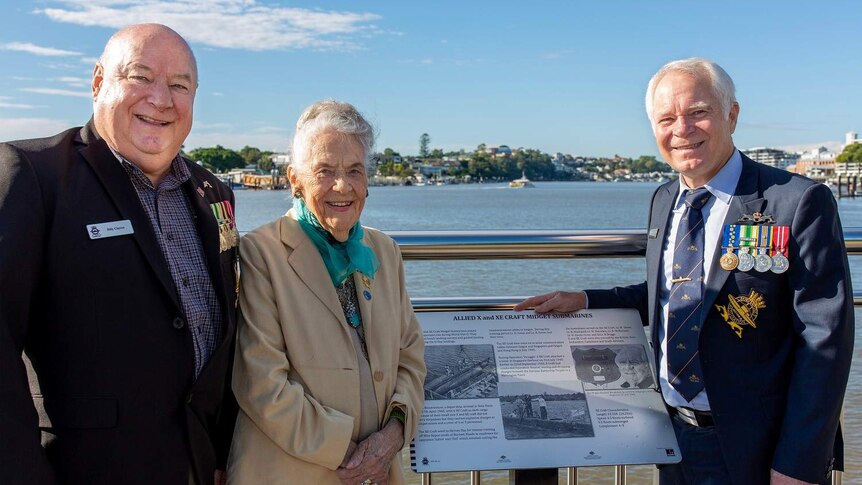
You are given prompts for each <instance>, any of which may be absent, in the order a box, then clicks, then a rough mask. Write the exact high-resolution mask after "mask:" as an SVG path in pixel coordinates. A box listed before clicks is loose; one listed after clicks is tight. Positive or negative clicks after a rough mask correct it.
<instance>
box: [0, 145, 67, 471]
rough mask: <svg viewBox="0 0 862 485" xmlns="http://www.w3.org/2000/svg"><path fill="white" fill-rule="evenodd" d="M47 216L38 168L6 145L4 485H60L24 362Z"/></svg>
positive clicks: (1, 313) (1, 180)
mask: <svg viewBox="0 0 862 485" xmlns="http://www.w3.org/2000/svg"><path fill="white" fill-rule="evenodd" d="M44 212H45V211H44V205H43V203H42V198H41V189H40V187H39V183H38V181H37V178H36V174H35V172H34V171H33V167H32V166H31V165H30V163H29V161H28V160H27V159H26V158H25V157H24V156H23V155H21V154H20V153H19V152H18V150H16V149H15V148H14V147H12V146H11V145H6V144H2V145H0V483H10V484H19V483H21V484H23V483H27V484H50V483H56V480H55V478H54V476H53V471H52V469H51V465H50V464H49V463H48V459H47V457H46V455H45V451H44V450H43V448H42V446H41V441H40V440H41V434H40V431H39V419H38V415H37V414H36V410H35V408H34V407H33V399H32V397H31V396H30V387H29V384H28V381H27V371H26V369H25V366H24V361H23V360H22V352H23V349H24V341H25V340H26V338H27V332H28V322H29V320H30V317H31V316H30V311H31V308H32V307H33V306H34V303H35V302H34V298H35V295H36V286H37V284H38V277H39V273H40V269H41V265H42V241H43V239H44V236H45V215H44ZM31 338H32V337H31Z"/></svg>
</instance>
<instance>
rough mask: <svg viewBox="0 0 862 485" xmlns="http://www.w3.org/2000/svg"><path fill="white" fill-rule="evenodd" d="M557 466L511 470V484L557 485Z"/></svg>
mask: <svg viewBox="0 0 862 485" xmlns="http://www.w3.org/2000/svg"><path fill="white" fill-rule="evenodd" d="M558 475H559V470H558V469H556V468H530V469H527V470H509V485H557V476H558Z"/></svg>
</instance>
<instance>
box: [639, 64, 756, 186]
mask: <svg viewBox="0 0 862 485" xmlns="http://www.w3.org/2000/svg"><path fill="white" fill-rule="evenodd" d="M652 113H653V122H652V123H653V132H654V133H655V139H656V145H658V149H659V151H660V152H661V155H662V157H663V158H664V160H665V161H666V162H667V163H669V164H670V166H671V167H672V168H673V169H674V170H676V171H677V172H679V173H680V175H681V176H682V177H684V178H685V181H686V183H687V184H688V186H689V187H692V188H695V187H700V186H702V185H703V184H705V183H707V182H709V180H710V179H711V178H712V177H713V176H714V175H715V174H716V173H718V171H719V170H721V167H723V166H724V164H725V162H727V160H728V159H730V156H731V155H732V154H733V138H732V135H733V131H734V130H735V129H736V120H737V117H738V115H739V105H738V104H735V103H734V104H733V106H732V107H731V108H730V113H728V114H727V115H725V114H724V113H722V109H721V102H720V101H719V99H718V97H717V96H716V95H715V93H714V92H713V89H712V84H711V83H710V81H709V79H708V78H707V77H706V76H692V75H690V74H685V73H680V72H670V73H668V74H667V75H665V76H664V77H663V78H662V79H661V80H660V81H659V82H658V84H657V85H656V88H655V93H654V94H653V110H652Z"/></svg>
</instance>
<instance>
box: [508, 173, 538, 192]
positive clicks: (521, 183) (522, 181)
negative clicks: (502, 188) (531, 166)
mask: <svg viewBox="0 0 862 485" xmlns="http://www.w3.org/2000/svg"><path fill="white" fill-rule="evenodd" d="M535 186H536V185H535V184H533V181H532V180H530V179H528V178H527V175H526V174H525V173H524V172H523V171H522V172H521V178H519V179H515V180H512V181H511V182H509V188H512V189H525V188H528V187H535Z"/></svg>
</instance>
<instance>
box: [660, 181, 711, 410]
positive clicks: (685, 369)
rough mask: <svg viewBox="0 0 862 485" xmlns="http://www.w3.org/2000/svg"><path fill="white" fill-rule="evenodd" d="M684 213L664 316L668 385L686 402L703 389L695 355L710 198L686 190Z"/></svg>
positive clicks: (703, 190) (706, 193)
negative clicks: (705, 220)
mask: <svg viewBox="0 0 862 485" xmlns="http://www.w3.org/2000/svg"><path fill="white" fill-rule="evenodd" d="M683 196H684V197H685V205H686V208H685V212H684V213H683V215H682V219H681V220H680V222H679V227H678V228H677V231H676V246H674V253H673V273H672V279H671V288H670V298H669V302H668V316H667V320H668V321H667V370H668V381H669V382H670V385H672V386H673V387H674V389H676V390H677V391H678V392H679V393H680V394H681V395H682V396H683V397H684V398H685V399H686V400H687V401H689V402H690V401H691V400H692V399H694V396H696V395H697V394H698V393H699V392H700V391H701V390H702V389H703V373H702V372H701V368H700V357H698V352H697V340H698V338H699V337H700V327H701V318H700V317H701V309H702V306H703V305H702V303H703V254H704V251H703V249H704V248H703V246H704V243H703V232H704V229H703V213H702V212H701V208H702V207H703V206H704V205H706V203H707V202H708V201H709V199H710V198H711V197H712V194H710V193H709V191H708V190H706V188H704V187H700V188H698V189H694V190H686V191H685V193H683Z"/></svg>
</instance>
